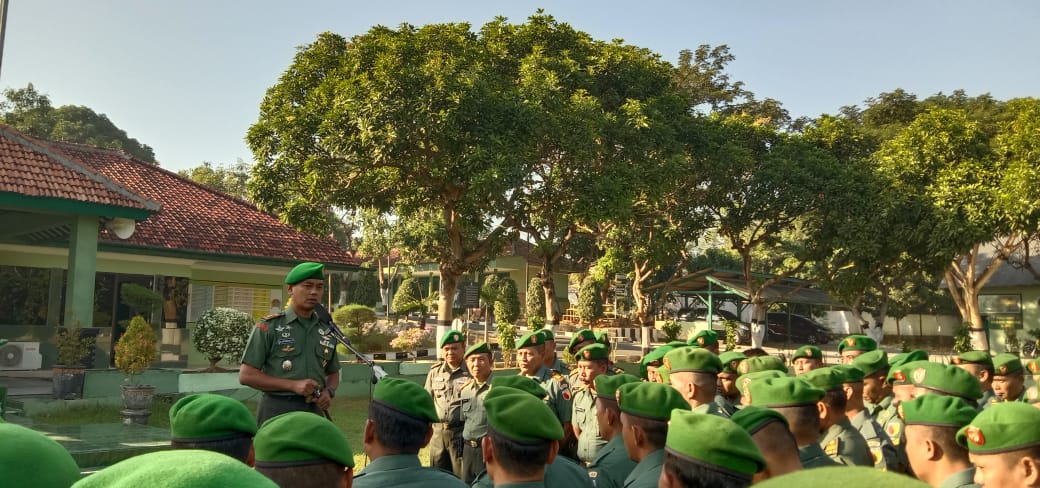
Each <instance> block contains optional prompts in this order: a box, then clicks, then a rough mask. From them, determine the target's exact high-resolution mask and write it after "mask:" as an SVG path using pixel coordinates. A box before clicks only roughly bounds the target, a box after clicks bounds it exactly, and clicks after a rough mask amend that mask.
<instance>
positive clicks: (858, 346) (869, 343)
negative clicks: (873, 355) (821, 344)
mask: <svg viewBox="0 0 1040 488" xmlns="http://www.w3.org/2000/svg"><path fill="white" fill-rule="evenodd" d="M876 350H877V341H875V340H874V339H871V338H870V337H867V336H865V335H858V334H854V335H850V336H848V337H846V338H844V339H842V340H841V342H839V343H838V354H841V353H843V352H845V351H865V352H870V351H876Z"/></svg>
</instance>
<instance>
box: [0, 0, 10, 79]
mask: <svg viewBox="0 0 1040 488" xmlns="http://www.w3.org/2000/svg"><path fill="white" fill-rule="evenodd" d="M9 3H11V2H10V1H9V0H0V67H2V66H3V65H4V37H7V5H8V4H9Z"/></svg>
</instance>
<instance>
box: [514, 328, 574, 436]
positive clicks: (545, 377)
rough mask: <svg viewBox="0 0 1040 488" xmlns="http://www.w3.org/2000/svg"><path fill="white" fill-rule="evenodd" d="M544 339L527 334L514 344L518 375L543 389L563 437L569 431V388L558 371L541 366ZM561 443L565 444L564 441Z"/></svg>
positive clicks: (539, 333) (534, 334) (534, 333)
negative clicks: (534, 382) (533, 381)
mask: <svg viewBox="0 0 1040 488" xmlns="http://www.w3.org/2000/svg"><path fill="white" fill-rule="evenodd" d="M544 347H545V337H544V336H543V335H542V333H541V332H537V331H536V332H528V333H526V334H524V335H523V336H522V337H520V340H519V341H517V343H516V363H517V366H519V368H520V374H522V375H524V376H527V377H529V378H532V379H534V380H535V381H537V382H538V383H539V384H540V385H541V386H542V388H544V389H545V392H546V394H547V395H548V396H547V397H546V400H545V401H546V404H547V405H549V408H550V409H551V410H552V411H553V414H555V415H556V418H557V419H559V420H560V425H561V426H563V432H564V435H566V434H567V433H568V432H570V433H571V434H572V435H573V430H572V429H571V413H572V411H571V409H572V406H571V387H570V384H569V383H567V378H564V377H563V375H562V374H560V372H559V371H553V370H551V369H549V368H546V367H545V365H544V364H543V359H544V358H543V353H544V350H545V349H544ZM563 443H566V441H564V442H563Z"/></svg>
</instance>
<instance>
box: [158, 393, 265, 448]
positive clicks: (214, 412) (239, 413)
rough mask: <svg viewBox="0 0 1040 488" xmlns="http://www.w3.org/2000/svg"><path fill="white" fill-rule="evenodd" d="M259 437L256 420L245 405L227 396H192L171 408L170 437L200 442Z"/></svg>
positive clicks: (204, 394) (209, 394) (177, 439)
mask: <svg viewBox="0 0 1040 488" xmlns="http://www.w3.org/2000/svg"><path fill="white" fill-rule="evenodd" d="M254 434H256V417H254V416H253V412H252V411H250V410H249V407H246V406H245V404H243V403H242V402H240V401H238V400H235V399H233V398H229V397H226V396H224V395H216V394H213V393H199V394H196V395H188V396H186V397H184V398H181V399H180V400H177V403H174V404H173V406H172V407H170V437H171V438H172V439H173V440H175V441H182V442H199V441H206V440H219V439H227V438H231V437H235V436H241V435H248V436H250V437H252V436H253V435H254Z"/></svg>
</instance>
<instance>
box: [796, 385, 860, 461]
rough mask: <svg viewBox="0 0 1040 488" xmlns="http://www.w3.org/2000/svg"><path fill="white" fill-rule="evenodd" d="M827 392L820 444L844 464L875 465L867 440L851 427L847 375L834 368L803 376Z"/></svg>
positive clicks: (824, 397)
mask: <svg viewBox="0 0 1040 488" xmlns="http://www.w3.org/2000/svg"><path fill="white" fill-rule="evenodd" d="M801 378H804V379H805V381H808V382H809V384H811V385H813V386H815V387H817V388H819V389H821V390H823V391H824V392H825V394H824V396H823V398H821V399H820V431H822V432H823V438H822V439H820V447H822V448H823V452H825V453H826V454H827V455H828V456H830V457H831V459H833V460H835V461H838V462H839V463H842V464H847V465H850V466H852V465H856V466H874V458H873V456H871V455H870V449H869V448H868V447H867V440H866V439H864V438H863V435H862V434H860V433H859V431H857V430H856V429H855V428H853V427H852V423H851V422H849V419H848V417H846V416H845V406H846V397H845V390H844V389H843V384H844V377H843V376H842V374H841V373H839V372H838V371H837V370H834V369H833V368H820V369H814V370H812V371H810V372H808V373H805V374H804V375H802V376H801Z"/></svg>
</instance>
